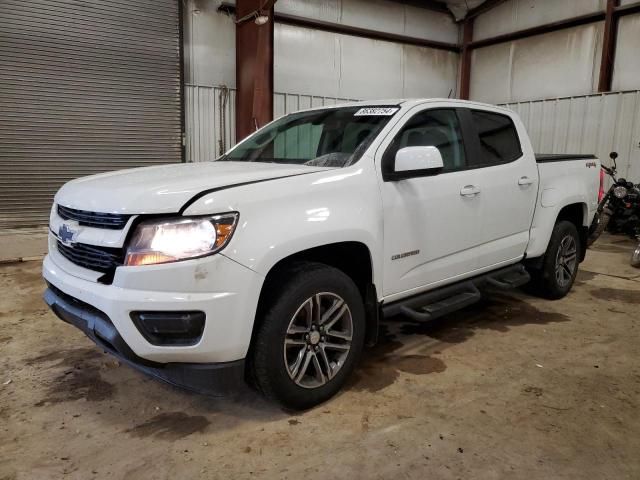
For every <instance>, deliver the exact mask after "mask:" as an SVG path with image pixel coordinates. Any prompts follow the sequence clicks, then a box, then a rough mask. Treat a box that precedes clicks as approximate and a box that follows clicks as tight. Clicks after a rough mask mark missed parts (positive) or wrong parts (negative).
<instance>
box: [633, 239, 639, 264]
mask: <svg viewBox="0 0 640 480" xmlns="http://www.w3.org/2000/svg"><path fill="white" fill-rule="evenodd" d="M631 266H632V267H636V268H640V243H638V246H637V247H636V249H635V250H634V251H633V254H632V255H631Z"/></svg>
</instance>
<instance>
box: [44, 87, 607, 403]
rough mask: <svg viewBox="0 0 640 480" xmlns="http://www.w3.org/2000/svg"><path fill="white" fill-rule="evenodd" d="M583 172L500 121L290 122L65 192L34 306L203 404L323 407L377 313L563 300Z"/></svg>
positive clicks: (588, 167)
mask: <svg viewBox="0 0 640 480" xmlns="http://www.w3.org/2000/svg"><path fill="white" fill-rule="evenodd" d="M599 171H600V162H599V161H598V159H596V158H595V157H593V156H577V155H576V156H553V155H546V156H538V157H536V156H535V155H534V153H533V150H532V147H531V144H530V142H529V138H528V136H527V134H526V131H525V128H524V127H523V125H522V123H521V121H520V119H519V118H518V117H517V116H516V115H515V114H514V113H513V112H511V111H509V110H506V109H502V108H498V107H494V106H489V105H483V104H479V103H473V102H463V101H456V100H437V99H430V100H394V101H380V102H364V103H356V104H349V105H344V106H335V107H323V108H318V109H313V110H308V111H302V112H298V113H294V114H290V115H287V116H285V117H282V118H280V119H278V120H275V121H274V122H272V123H270V124H269V125H267V126H265V127H264V128H262V129H260V130H258V131H257V132H255V133H254V134H253V135H251V136H250V137H248V138H247V139H245V140H244V141H242V142H240V143H239V144H238V145H236V146H235V147H234V148H232V149H231V150H230V151H229V152H227V153H226V154H225V155H223V156H222V157H221V158H218V159H217V160H215V161H211V162H204V163H191V164H179V165H169V166H157V167H148V168H140V169H134V170H126V171H119V172H113V173H106V174H102V175H95V176H91V177H86V178H81V179H78V180H74V181H71V182H69V183H67V184H66V185H64V186H63V187H62V188H61V189H60V191H59V192H58V193H57V195H56V196H55V203H54V205H53V209H52V212H51V219H50V231H51V232H50V236H49V254H48V255H47V256H46V258H45V259H44V265H43V272H44V278H45V279H46V281H47V284H48V289H47V291H46V293H45V300H46V302H47V303H48V305H49V306H50V307H51V309H52V310H53V311H54V312H55V313H56V314H57V315H58V316H59V317H60V318H61V319H63V320H65V321H66V322H69V323H71V324H73V325H75V326H76V327H78V328H80V329H81V330H83V331H84V333H85V334H87V335H88V336H89V337H90V338H91V339H92V340H93V341H94V342H95V343H97V344H98V345H99V346H100V347H101V348H103V349H104V350H106V351H108V352H110V353H112V354H114V355H116V356H117V357H119V358H120V359H122V360H123V361H125V362H126V363H129V364H130V365H132V366H135V367H136V368H139V369H141V370H144V371H146V372H148V373H150V374H153V375H155V376H157V377H159V378H161V379H163V380H165V381H167V382H170V383H172V384H174V385H180V386H183V387H187V388H191V389H194V390H197V391H201V392H205V393H209V394H215V393H221V392H224V391H225V390H227V389H228V388H229V387H230V386H231V385H232V384H234V383H235V382H237V381H238V380H247V381H248V382H249V383H250V384H252V385H253V386H255V387H256V388H257V389H258V390H259V391H261V392H262V393H263V394H265V395H266V396H267V397H269V398H271V399H274V400H275V401H277V402H279V403H281V404H282V405H284V406H285V407H286V408H290V409H304V408H309V407H311V406H313V405H316V404H318V403H320V402H322V401H324V400H327V399H328V398H330V397H331V396H332V395H334V394H335V393H336V392H337V391H338V390H339V389H340V388H341V387H342V386H343V385H344V384H345V381H346V379H347V377H348V376H349V375H350V374H351V372H352V371H353V369H354V368H355V367H356V363H357V361H358V358H359V357H360V354H361V351H362V349H363V347H364V346H365V345H370V344H373V343H375V341H376V338H377V332H378V323H379V321H380V320H381V319H382V318H383V317H384V316H390V315H397V314H402V315H404V316H405V317H406V318H407V319H408V320H411V321H417V322H425V321H429V320H431V319H433V318H436V317H438V316H440V315H444V314H446V313H450V312H452V311H454V310H456V309H459V308H462V307H465V306H468V305H470V304H472V303H473V302H475V301H477V300H478V299H479V297H480V293H479V290H481V289H483V288H484V287H492V288H514V287H518V286H520V285H523V284H525V283H527V282H529V281H532V282H535V286H536V288H537V289H538V291H539V292H540V293H541V294H542V295H544V296H546V297H548V298H551V299H554V298H560V297H563V296H564V295H566V294H567V292H568V291H569V290H570V289H571V287H572V284H573V282H574V279H575V276H576V273H577V270H578V264H579V262H581V261H582V260H583V259H584V256H585V245H586V241H585V240H586V236H587V231H588V227H589V225H590V223H591V220H592V218H593V216H594V213H595V211H596V208H597V203H598V198H597V195H598V187H599Z"/></svg>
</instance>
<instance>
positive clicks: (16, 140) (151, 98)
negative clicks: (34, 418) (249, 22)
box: [0, 0, 182, 228]
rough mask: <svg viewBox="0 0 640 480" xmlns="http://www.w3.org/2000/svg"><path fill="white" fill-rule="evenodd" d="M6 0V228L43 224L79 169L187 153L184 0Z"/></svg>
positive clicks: (1, 203)
mask: <svg viewBox="0 0 640 480" xmlns="http://www.w3.org/2000/svg"><path fill="white" fill-rule="evenodd" d="M0 9H1V13H0V118H1V120H0V228H6V227H20V226H31V225H38V224H46V223H47V221H48V218H49V211H50V209H51V200H52V198H53V195H54V193H55V191H56V190H57V189H58V188H59V187H60V186H61V185H62V184H63V183H64V182H66V181H68V180H70V179H72V178H76V177H80V176H84V175H89V174H93V173H98V172H104V171H107V170H117V169H122V168H129V167H136V166H144V165H151V164H158V163H169V162H180V161H181V158H182V145H181V130H182V115H181V88H180V21H179V19H180V9H179V4H178V2H176V0H129V1H126V2H123V1H120V0H85V1H82V2H77V1H75V0H34V1H22V0H3V1H2V2H1V7H0Z"/></svg>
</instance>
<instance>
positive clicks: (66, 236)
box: [58, 223, 77, 245]
mask: <svg viewBox="0 0 640 480" xmlns="http://www.w3.org/2000/svg"><path fill="white" fill-rule="evenodd" d="M76 233H77V232H76V231H75V230H71V229H70V228H69V227H68V226H67V224H66V223H63V224H62V225H61V226H60V228H59V229H58V237H60V241H61V242H62V243H64V244H65V245H68V244H70V243H72V242H73V237H74V236H75V235H76Z"/></svg>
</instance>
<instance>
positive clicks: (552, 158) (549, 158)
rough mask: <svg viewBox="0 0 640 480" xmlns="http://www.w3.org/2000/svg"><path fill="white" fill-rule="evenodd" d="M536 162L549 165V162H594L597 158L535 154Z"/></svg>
mask: <svg viewBox="0 0 640 480" xmlns="http://www.w3.org/2000/svg"><path fill="white" fill-rule="evenodd" d="M535 155H536V162H538V163H549V162H566V161H568V160H596V159H597V158H598V157H596V156H595V155H590V154H589V155H576V154H566V153H536V154H535Z"/></svg>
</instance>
